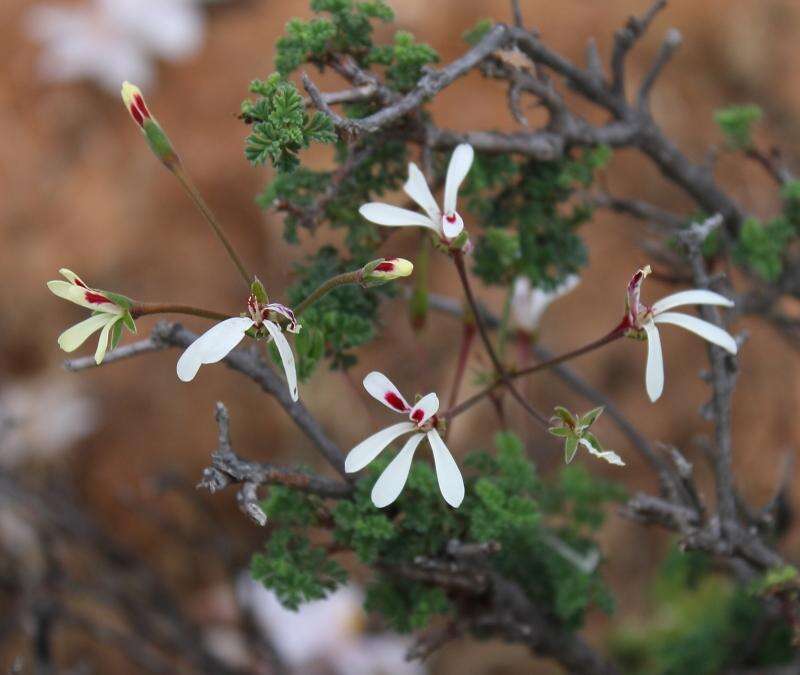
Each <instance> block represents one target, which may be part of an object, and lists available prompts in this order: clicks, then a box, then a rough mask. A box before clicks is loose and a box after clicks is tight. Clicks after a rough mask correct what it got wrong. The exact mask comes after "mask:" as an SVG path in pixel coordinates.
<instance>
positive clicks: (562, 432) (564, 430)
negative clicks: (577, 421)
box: [547, 427, 575, 438]
mask: <svg viewBox="0 0 800 675" xmlns="http://www.w3.org/2000/svg"><path fill="white" fill-rule="evenodd" d="M547 431H548V432H549V433H551V434H553V436H558V437H560V438H567V437H568V436H574V435H575V432H574V431H573V430H572V429H570V428H569V427H550V428H549V429H548V430H547Z"/></svg>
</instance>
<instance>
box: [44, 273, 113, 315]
mask: <svg viewBox="0 0 800 675" xmlns="http://www.w3.org/2000/svg"><path fill="white" fill-rule="evenodd" d="M47 288H49V289H50V292H51V293H53V294H54V295H57V296H58V297H59V298H63V299H64V300H69V302H74V303H75V304H76V305H80V306H81V307H86V309H91V310H93V311H95V312H105V313H107V314H122V312H123V311H124V310H123V309H122V307H120V306H118V305H116V304H114V303H113V302H111V300H109V299H108V298H107V297H106V296H105V295H103V294H102V293H101V292H99V291H95V290H93V289H91V288H84V287H82V286H76V285H74V284H70V283H68V282H66V281H61V280H60V279H59V280H57V281H48V282H47Z"/></svg>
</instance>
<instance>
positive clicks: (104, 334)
mask: <svg viewBox="0 0 800 675" xmlns="http://www.w3.org/2000/svg"><path fill="white" fill-rule="evenodd" d="M104 318H105V320H106V325H105V326H103V330H101V331H100V337H99V338H98V339H97V349H96V350H95V352H94V362H95V363H96V364H97V365H98V366H99V365H100V364H101V363H102V362H103V359H104V358H105V357H106V351H107V350H108V338H109V334H110V332H111V327H112V326H113V325H114V324H115V323H117V321H119V320H120V319H121V318H122V317H121V316H118V317H114V318H112V319H111V320H109V318H108V315H105V317H104Z"/></svg>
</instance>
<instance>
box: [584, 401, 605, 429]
mask: <svg viewBox="0 0 800 675" xmlns="http://www.w3.org/2000/svg"><path fill="white" fill-rule="evenodd" d="M603 410H605V408H604V407H603V406H601V405H600V406H597V407H596V408H592V409H591V410H590V411H589V412H587V413H586V414H585V415H583V417H581V419H580V426H582V427H584V428H586V429H588V428H589V427H590V426H592V425H593V424H594V423H595V420H597V418H598V417H600V415H601V414H602V413H603Z"/></svg>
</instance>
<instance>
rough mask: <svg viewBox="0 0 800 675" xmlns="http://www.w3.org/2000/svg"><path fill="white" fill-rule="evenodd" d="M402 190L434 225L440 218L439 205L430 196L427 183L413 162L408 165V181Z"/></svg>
mask: <svg viewBox="0 0 800 675" xmlns="http://www.w3.org/2000/svg"><path fill="white" fill-rule="evenodd" d="M403 190H404V191H405V193H406V194H407V195H408V196H409V197H411V199H413V200H414V201H415V202H416V203H417V204H419V206H420V207H421V208H422V210H423V211H425V213H427V214H428V217H429V218H430V219H431V220H432V221H433V222H434V223H435V222H436V221H437V220H439V218H440V217H441V211H439V205H438V204H437V203H436V200H435V199H434V198H433V195H432V194H431V189H430V188H429V187H428V181H426V180H425V176H424V175H423V174H422V171H420V170H419V167H418V166H417V165H416V164H414V162H409V164H408V180H407V181H406V184H405V185H403Z"/></svg>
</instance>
